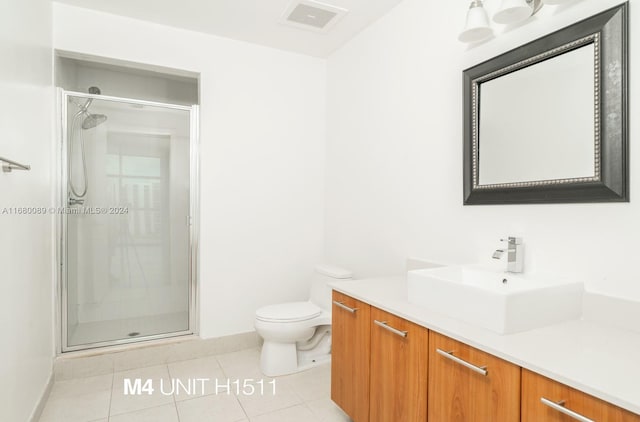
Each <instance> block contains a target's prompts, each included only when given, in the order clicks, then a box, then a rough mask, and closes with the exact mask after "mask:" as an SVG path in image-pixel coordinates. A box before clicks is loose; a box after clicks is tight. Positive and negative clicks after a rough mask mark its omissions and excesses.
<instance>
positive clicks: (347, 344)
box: [331, 290, 371, 422]
mask: <svg viewBox="0 0 640 422" xmlns="http://www.w3.org/2000/svg"><path fill="white" fill-rule="evenodd" d="M370 314H371V307H370V306H369V305H368V304H366V303H363V302H360V301H358V300H355V299H353V298H352V297H349V296H347V295H344V294H342V293H339V292H336V291H335V290H334V291H333V309H332V313H331V315H332V327H331V332H332V340H331V400H333V401H334V402H335V403H336V404H337V405H338V406H340V408H341V409H342V410H344V412H345V413H346V414H347V415H349V416H350V417H351V419H353V421H354V422H367V421H368V420H369V345H370V330H369V328H370V327H369V324H370V321H369V318H370Z"/></svg>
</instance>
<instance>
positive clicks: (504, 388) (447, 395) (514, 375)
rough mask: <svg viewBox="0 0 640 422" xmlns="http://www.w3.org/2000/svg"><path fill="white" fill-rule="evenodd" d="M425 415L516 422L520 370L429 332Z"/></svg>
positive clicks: (466, 421) (438, 418)
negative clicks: (427, 390) (427, 385)
mask: <svg viewBox="0 0 640 422" xmlns="http://www.w3.org/2000/svg"><path fill="white" fill-rule="evenodd" d="M428 413H429V421H447V422H454V421H459V422H487V421H491V422H517V421H519V420H520V367H519V366H516V365H513V364H511V363H509V362H506V361H504V360H502V359H500V358H497V357H495V356H493V355H490V354H488V353H484V352H482V351H480V350H478V349H475V348H473V347H471V346H468V345H466V344H464V343H460V342H459V341H456V340H453V339H451V338H449V337H446V336H443V335H441V334H438V333H435V332H433V331H431V332H430V333H429V404H428ZM538 422H540V421H538Z"/></svg>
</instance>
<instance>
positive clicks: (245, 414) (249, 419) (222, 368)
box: [214, 355, 251, 422]
mask: <svg viewBox="0 0 640 422" xmlns="http://www.w3.org/2000/svg"><path fill="white" fill-rule="evenodd" d="M214 358H215V359H216V362H218V366H219V367H220V370H221V371H222V373H223V374H224V376H225V378H226V380H227V381H229V375H227V371H225V369H224V367H223V366H222V364H221V363H220V360H219V359H218V356H217V355H214ZM214 394H218V392H217V391H216V392H215V393H214ZM233 397H234V398H235V399H236V403H238V405H239V406H240V409H242V413H244V416H245V417H246V419H247V421H249V422H251V418H249V414H248V413H247V411H246V410H245V408H244V406H243V405H242V402H241V401H240V399H239V398H238V396H237V395H235V394H234V395H233Z"/></svg>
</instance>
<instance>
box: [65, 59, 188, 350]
mask: <svg viewBox="0 0 640 422" xmlns="http://www.w3.org/2000/svg"><path fill="white" fill-rule="evenodd" d="M55 72H56V74H55V76H56V84H57V87H58V102H59V123H60V131H59V132H60V137H59V141H60V147H61V148H60V151H61V152H60V157H59V171H60V178H59V179H60V183H59V203H58V205H59V208H60V210H61V211H60V212H59V216H58V219H59V221H58V234H59V254H58V255H59V257H60V262H59V263H60V267H59V268H60V274H59V277H58V278H59V297H60V300H59V306H58V308H59V316H60V318H59V321H60V322H61V324H60V327H59V328H60V330H59V331H60V347H59V351H60V352H68V351H75V350H82V349H88V348H95V347H103V346H111V345H117V344H123V343H131V342H139V341H145V340H152V339H160V338H165V337H173V336H179V335H190V334H194V333H196V332H197V318H196V310H195V305H196V297H197V294H196V293H197V280H196V276H197V237H198V224H197V223H198V215H197V209H198V186H197V183H198V154H197V145H198V139H197V134H198V77H197V75H195V74H189V73H187V72H182V71H175V70H172V69H159V68H150V67H148V66H140V65H135V64H131V63H124V62H115V61H112V60H102V59H97V58H92V59H91V60H87V58H86V56H83V57H75V56H74V55H73V54H69V53H61V52H58V55H57V56H56V63H55Z"/></svg>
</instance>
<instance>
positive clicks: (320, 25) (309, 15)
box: [282, 0, 348, 32]
mask: <svg viewBox="0 0 640 422" xmlns="http://www.w3.org/2000/svg"><path fill="white" fill-rule="evenodd" d="M347 12H348V10H347V9H343V8H341V7H337V6H332V5H330V4H326V3H320V2H318V1H314V0H294V1H293V2H291V3H290V4H289V6H287V8H286V9H285V11H284V13H283V14H282V22H283V23H285V24H287V25H291V26H295V27H296V28H301V29H309V30H311V31H316V32H327V31H328V30H329V29H330V28H331V27H333V26H334V25H335V24H336V23H338V21H339V20H340V19H341V18H342V17H343V16H344V15H345V14H346V13H347Z"/></svg>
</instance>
